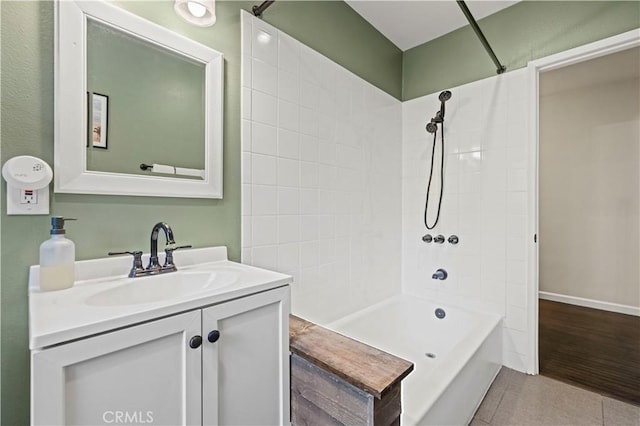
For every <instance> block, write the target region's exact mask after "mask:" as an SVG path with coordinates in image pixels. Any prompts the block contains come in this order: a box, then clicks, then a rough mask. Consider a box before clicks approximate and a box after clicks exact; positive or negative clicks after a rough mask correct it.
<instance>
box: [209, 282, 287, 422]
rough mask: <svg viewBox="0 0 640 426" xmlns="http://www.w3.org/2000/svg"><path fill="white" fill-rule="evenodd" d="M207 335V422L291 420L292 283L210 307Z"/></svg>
mask: <svg viewBox="0 0 640 426" xmlns="http://www.w3.org/2000/svg"><path fill="white" fill-rule="evenodd" d="M213 331H218V332H219V338H218V340H217V341H215V342H214V343H211V342H210V341H209V339H208V335H209V333H211V332H213ZM202 334H203V335H202V337H203V340H204V343H203V348H202V375H203V380H202V413H203V414H202V415H203V423H204V424H206V425H278V424H280V425H281V424H289V287H288V286H286V287H280V288H277V289H274V290H270V291H266V292H263V293H258V294H255V295H252V296H249V297H244V298H241V299H236V300H234V301H231V302H227V303H223V304H221V305H217V306H212V307H211V308H207V309H204V310H203V313H202Z"/></svg>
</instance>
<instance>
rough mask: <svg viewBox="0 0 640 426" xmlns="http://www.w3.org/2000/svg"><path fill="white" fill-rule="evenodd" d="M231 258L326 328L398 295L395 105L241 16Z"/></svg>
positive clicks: (397, 107) (398, 164)
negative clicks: (236, 226) (267, 275)
mask: <svg viewBox="0 0 640 426" xmlns="http://www.w3.org/2000/svg"><path fill="white" fill-rule="evenodd" d="M242 37H243V40H242V46H243V52H242V53H243V55H242V74H243V75H242V82H243V83H242V84H243V88H242V119H243V121H242V150H243V153H242V183H243V185H242V191H243V194H242V215H243V220H242V260H243V262H245V263H249V264H254V265H257V266H262V267H266V268H269V269H273V270H277V271H282V272H286V273H290V274H292V275H293V276H294V280H295V282H294V285H293V287H292V309H293V312H294V313H297V314H299V315H302V316H304V317H306V318H308V319H310V320H313V321H317V322H321V323H323V322H328V321H331V320H334V319H337V318H339V317H340V316H343V315H345V314H347V313H349V312H353V311H355V310H357V309H360V308H362V307H364V306H366V305H369V304H372V303H375V302H377V301H380V300H382V299H384V298H386V297H389V296H391V295H393V294H397V293H399V292H400V286H401V280H400V275H401V274H400V252H401V223H402V220H401V208H402V200H401V193H402V192H401V167H402V156H401V152H402V137H401V135H402V119H401V114H402V108H401V103H400V102H399V101H398V100H396V99H394V98H392V97H391V96H389V95H387V94H386V93H384V92H382V91H381V90H380V89H378V88H376V87H374V86H372V85H370V84H369V83H367V82H365V81H364V80H362V79H360V78H358V77H357V76H355V75H353V74H351V73H350V72H348V71H346V70H345V69H344V68H342V67H340V66H339V65H337V64H335V63H333V62H331V61H330V60H329V59H327V58H325V57H323V56H322V55H320V54H318V53H317V52H315V51H313V50H312V49H310V48H308V47H307V46H304V45H303V44H301V43H299V42H298V41H296V40H294V39H293V38H291V37H289V36H288V35H286V34H284V33H282V32H281V31H279V30H277V29H275V28H273V27H272V26H270V25H268V24H266V23H264V22H263V21H260V20H259V19H256V18H254V17H253V16H251V15H250V14H248V13H243V14H242Z"/></svg>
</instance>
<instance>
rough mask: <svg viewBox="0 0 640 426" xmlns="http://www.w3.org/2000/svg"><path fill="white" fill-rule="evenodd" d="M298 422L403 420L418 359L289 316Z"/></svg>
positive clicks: (382, 424) (380, 425) (381, 423)
mask: <svg viewBox="0 0 640 426" xmlns="http://www.w3.org/2000/svg"><path fill="white" fill-rule="evenodd" d="M289 348H290V350H291V423H292V424H293V425H323V426H324V425H349V426H351V425H376V426H388V425H399V424H400V413H401V411H402V406H401V399H400V395H401V382H402V379H404V378H405V377H406V376H407V375H408V374H409V373H410V372H411V371H412V370H413V363H411V362H409V361H406V360H404V359H402V358H398V357H396V356H394V355H391V354H388V353H386V352H383V351H381V350H379V349H376V348H374V347H372V346H369V345H366V344H364V343H361V342H358V341H356V340H354V339H351V338H349V337H346V336H343V335H341V334H339V333H336V332H334V331H331V330H328V329H326V328H324V327H321V326H319V325H316V324H314V323H311V322H309V321H306V320H304V319H302V318H299V317H296V316H295V315H290V317H289Z"/></svg>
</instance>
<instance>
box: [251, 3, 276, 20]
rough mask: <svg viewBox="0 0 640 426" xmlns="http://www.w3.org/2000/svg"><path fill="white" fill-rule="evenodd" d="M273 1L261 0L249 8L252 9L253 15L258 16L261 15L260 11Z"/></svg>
mask: <svg viewBox="0 0 640 426" xmlns="http://www.w3.org/2000/svg"><path fill="white" fill-rule="evenodd" d="M275 1H276V0H266V1H263V2H262V4H261V5H260V6H253V7H252V8H251V10H252V11H253V15H254V16H257V17H258V18H259V17H261V16H262V12H264V11H265V10H267V8H268V7H269V6H271V5H272V4H273V3H275Z"/></svg>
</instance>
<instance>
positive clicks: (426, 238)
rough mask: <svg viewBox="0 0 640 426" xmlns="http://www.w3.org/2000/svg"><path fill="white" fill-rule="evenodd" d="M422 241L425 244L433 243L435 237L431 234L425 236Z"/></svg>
mask: <svg viewBox="0 0 640 426" xmlns="http://www.w3.org/2000/svg"><path fill="white" fill-rule="evenodd" d="M422 241H424V242H425V243H430V242H431V241H433V237H432V236H431V234H427V235H424V236H423V237H422Z"/></svg>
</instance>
